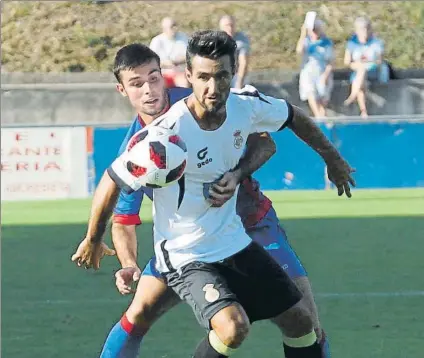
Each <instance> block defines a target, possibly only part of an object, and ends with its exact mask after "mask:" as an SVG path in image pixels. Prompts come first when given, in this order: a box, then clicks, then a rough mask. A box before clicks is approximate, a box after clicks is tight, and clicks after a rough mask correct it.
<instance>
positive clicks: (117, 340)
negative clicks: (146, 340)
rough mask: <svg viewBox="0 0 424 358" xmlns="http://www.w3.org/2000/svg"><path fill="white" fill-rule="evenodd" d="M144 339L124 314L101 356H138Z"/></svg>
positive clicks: (124, 357) (132, 357) (113, 357)
mask: <svg viewBox="0 0 424 358" xmlns="http://www.w3.org/2000/svg"><path fill="white" fill-rule="evenodd" d="M142 339H143V336H142V335H140V334H137V332H135V329H134V325H133V324H132V323H130V322H129V321H128V319H127V316H126V315H125V314H124V315H123V316H122V318H121V320H120V321H119V322H118V323H117V324H115V326H114V327H113V328H112V329H111V331H110V333H109V335H108V337H107V339H106V342H105V344H104V346H103V350H102V353H101V354H100V358H136V357H137V356H138V353H139V351H140V345H141V341H142Z"/></svg>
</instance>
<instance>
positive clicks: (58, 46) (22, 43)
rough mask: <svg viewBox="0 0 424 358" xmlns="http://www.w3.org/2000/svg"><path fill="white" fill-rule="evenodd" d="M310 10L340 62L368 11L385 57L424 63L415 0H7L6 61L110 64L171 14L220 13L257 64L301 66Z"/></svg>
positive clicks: (186, 21) (59, 67)
mask: <svg viewBox="0 0 424 358" xmlns="http://www.w3.org/2000/svg"><path fill="white" fill-rule="evenodd" d="M310 10H316V11H317V12H318V13H319V15H320V16H321V18H323V19H324V20H325V22H326V23H327V33H328V35H329V36H330V37H331V38H332V39H333V40H334V43H335V48H336V57H337V65H338V66H339V67H341V66H343V65H342V63H343V52H344V48H345V42H346V39H347V37H348V36H349V34H350V33H351V32H352V30H353V20H354V19H355V17H357V16H362V15H367V16H369V17H370V18H371V20H372V23H373V26H374V29H375V31H376V32H377V33H378V35H379V36H380V37H381V38H383V39H384V40H385V41H386V55H387V59H388V60H389V61H391V62H392V63H393V65H394V66H395V67H398V68H411V67H422V64H423V58H424V46H423V41H424V31H423V30H424V4H423V3H422V2H421V3H420V2H417V1H392V2H381V1H378V2H376V1H369V2H362V1H361V2H360V1H351V2H333V1H326V2H324V1H314V2H311V1H309V2H308V1H295V2H294V1H292V2H289V1H255V2H253V1H190V2H188V1H185V2H184V1H156V2H144V1H143V2H138V1H132V2H119V1H115V2H111V3H109V4H104V5H96V4H92V3H90V2H89V1H82V2H78V1H75V2H63V1H31V2H24V1H7V2H5V1H3V2H2V24H1V41H2V55H1V60H2V65H3V66H4V69H6V70H7V71H9V72H12V71H18V72H22V71H23V72H62V71H70V70H71V69H72V68H75V67H78V66H82V67H84V70H85V71H92V72H96V71H109V69H110V66H111V64H112V62H113V57H114V56H115V53H116V51H117V50H118V48H120V47H121V46H123V45H125V44H128V43H131V42H136V41H137V42H144V43H147V44H148V43H149V42H150V40H151V39H152V37H153V36H155V35H157V34H158V33H159V32H160V22H161V19H162V18H163V17H165V16H172V17H174V18H175V19H176V21H177V22H178V23H179V28H180V30H181V31H184V32H186V33H188V34H190V33H192V32H193V31H196V30H200V29H205V28H216V27H217V26H218V21H219V18H220V17H221V16H222V15H224V14H231V15H234V16H235V17H236V19H237V21H238V28H239V29H240V30H242V31H245V32H246V33H247V34H248V35H249V37H250V38H251V42H252V58H251V61H250V66H251V68H252V69H268V68H286V69H297V68H298V67H299V65H300V61H299V58H298V56H296V54H295V48H296V42H297V39H298V37H299V32H300V27H301V24H302V22H303V19H304V16H305V14H306V12H307V11H310ZM106 38H107V39H108V41H105V39H106ZM99 54H101V56H99Z"/></svg>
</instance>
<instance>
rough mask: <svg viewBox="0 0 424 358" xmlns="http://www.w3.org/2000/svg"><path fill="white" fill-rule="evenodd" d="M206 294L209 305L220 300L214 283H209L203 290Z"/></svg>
mask: <svg viewBox="0 0 424 358" xmlns="http://www.w3.org/2000/svg"><path fill="white" fill-rule="evenodd" d="M202 290H203V291H204V292H205V300H206V301H208V302H209V303H212V302H215V301H216V300H217V299H218V298H219V291H218V290H217V289H216V288H215V287H214V284H213V283H208V284H206V285H205V286H203V289H202Z"/></svg>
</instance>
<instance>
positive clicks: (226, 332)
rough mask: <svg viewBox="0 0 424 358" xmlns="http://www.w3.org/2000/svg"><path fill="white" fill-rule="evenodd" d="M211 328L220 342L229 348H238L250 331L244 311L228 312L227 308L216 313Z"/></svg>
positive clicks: (234, 310) (232, 310) (233, 310)
mask: <svg viewBox="0 0 424 358" xmlns="http://www.w3.org/2000/svg"><path fill="white" fill-rule="evenodd" d="M230 307H234V306H230ZM240 308H241V307H240ZM211 326H212V328H213V330H214V332H215V333H216V335H217V336H218V338H219V339H220V341H221V342H222V343H223V344H224V345H226V346H227V347H230V348H238V347H239V346H240V345H241V344H242V342H243V341H244V340H245V338H246V337H247V335H248V334H249V330H250V322H249V318H248V317H247V315H246V313H245V312H244V310H243V309H240V310H239V309H230V310H228V307H226V308H224V309H223V310H221V311H220V312H218V313H217V314H216V315H215V316H214V317H213V318H212V320H211Z"/></svg>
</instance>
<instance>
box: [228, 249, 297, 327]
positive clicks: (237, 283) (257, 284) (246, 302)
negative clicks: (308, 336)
mask: <svg viewBox="0 0 424 358" xmlns="http://www.w3.org/2000/svg"><path fill="white" fill-rule="evenodd" d="M224 264H225V270H227V271H228V273H227V274H226V277H227V281H228V286H229V287H230V289H231V290H232V291H233V292H234V293H235V294H236V295H237V298H238V300H239V302H240V303H241V305H242V306H243V308H244V309H245V310H246V313H247V314H248V316H249V319H250V321H251V322H254V321H258V320H263V319H268V318H272V317H275V316H277V315H279V314H281V313H282V312H284V311H286V310H288V309H289V308H291V307H293V306H294V305H295V304H296V303H298V302H299V301H300V299H301V298H302V294H301V293H300V291H299V290H298V288H297V286H296V285H295V284H294V282H293V281H292V280H291V279H290V277H289V276H288V275H287V273H286V272H284V270H283V269H282V268H281V267H280V266H279V265H278V264H277V263H276V262H275V260H274V259H273V258H272V257H271V256H270V255H269V254H268V253H267V252H266V251H265V249H264V248H263V247H262V246H260V245H259V244H257V243H256V242H253V243H252V244H250V245H249V246H248V248H246V249H245V250H243V251H242V252H240V253H238V254H236V255H234V256H233V257H232V258H230V259H229V260H225V261H224Z"/></svg>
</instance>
